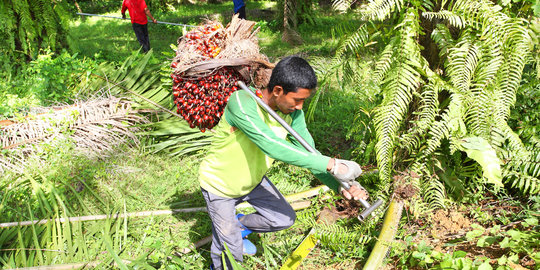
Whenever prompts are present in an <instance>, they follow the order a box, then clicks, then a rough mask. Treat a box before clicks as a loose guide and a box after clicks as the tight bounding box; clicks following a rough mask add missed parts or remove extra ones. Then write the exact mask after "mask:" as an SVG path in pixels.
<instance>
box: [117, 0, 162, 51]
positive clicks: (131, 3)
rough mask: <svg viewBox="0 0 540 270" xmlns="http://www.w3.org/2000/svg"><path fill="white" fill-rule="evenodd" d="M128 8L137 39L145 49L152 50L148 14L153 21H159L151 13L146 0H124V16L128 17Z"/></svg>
mask: <svg viewBox="0 0 540 270" xmlns="http://www.w3.org/2000/svg"><path fill="white" fill-rule="evenodd" d="M126 9H127V10H128V11H129V17H130V18H131V25H132V26H133V31H135V35H136V36H137V40H138V41H139V43H140V44H141V46H142V48H143V51H144V52H147V51H149V50H150V39H149V38H148V25H147V23H148V19H147V18H146V16H148V17H150V19H152V22H154V23H157V21H156V19H154V17H153V16H152V14H151V13H150V10H149V9H148V7H147V6H146V2H144V0H124V1H123V2H122V18H123V19H125V18H126Z"/></svg>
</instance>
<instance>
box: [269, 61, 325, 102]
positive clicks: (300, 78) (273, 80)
mask: <svg viewBox="0 0 540 270" xmlns="http://www.w3.org/2000/svg"><path fill="white" fill-rule="evenodd" d="M275 86H281V87H282V88H283V93H284V94H285V95H286V94H287V93H289V92H296V91H298V88H306V89H315V88H316V87H317V76H315V71H313V68H312V67H311V66H310V65H309V63H308V62H307V61H306V60H304V59H302V58H300V57H298V56H294V55H293V56H287V57H285V58H283V59H282V60H281V61H279V63H278V64H277V65H276V67H274V70H272V75H271V76H270V82H269V83H268V91H269V92H272V91H273V90H274V87H275Z"/></svg>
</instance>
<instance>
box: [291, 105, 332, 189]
mask: <svg viewBox="0 0 540 270" xmlns="http://www.w3.org/2000/svg"><path fill="white" fill-rule="evenodd" d="M291 117H292V119H293V120H292V123H291V127H292V128H293V129H294V131H296V133H298V135H300V137H302V138H303V139H304V140H305V141H306V142H307V143H308V144H309V145H311V146H312V147H313V148H315V141H314V140H313V137H312V136H311V133H309V130H308V129H307V125H306V120H305V116H304V112H303V111H302V110H296V111H295V112H293V113H292V114H291ZM288 138H289V140H290V141H291V143H293V144H294V145H296V146H298V147H303V146H302V145H301V144H300V142H299V141H298V140H297V139H296V138H294V136H291V135H290V134H289V135H288ZM317 152H318V151H317ZM318 153H319V152H318ZM319 154H320V153H319ZM333 161H334V160H333V159H330V161H329V162H328V165H327V171H325V172H317V171H311V173H313V175H315V177H316V178H317V179H319V180H320V181H321V182H323V183H324V184H325V185H327V186H328V187H329V188H331V189H333V190H334V191H336V192H338V190H339V187H340V184H339V183H338V181H337V180H336V179H335V178H334V177H333V176H332V174H330V173H329V172H328V171H329V170H331V169H332V168H333V167H334V162H333Z"/></svg>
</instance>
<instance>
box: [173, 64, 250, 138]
mask: <svg viewBox="0 0 540 270" xmlns="http://www.w3.org/2000/svg"><path fill="white" fill-rule="evenodd" d="M173 80H174V85H173V97H174V103H175V104H176V107H177V113H178V114H180V115H181V116H182V117H184V119H185V120H186V121H187V122H188V123H189V126H190V127H191V128H195V127H198V128H199V129H200V130H201V131H202V132H205V131H206V129H211V128H213V127H214V126H215V125H217V123H218V122H219V120H220V118H221V116H222V115H223V109H224V108H225V105H226V104H227V101H229V96H230V95H231V94H232V93H233V92H234V91H236V90H238V81H239V80H240V75H239V74H238V72H236V71H235V70H234V69H233V68H229V67H224V68H221V69H219V70H218V71H216V72H215V73H214V74H212V75H209V76H206V77H202V78H198V79H187V80H186V79H182V78H180V77H178V76H174V75H173Z"/></svg>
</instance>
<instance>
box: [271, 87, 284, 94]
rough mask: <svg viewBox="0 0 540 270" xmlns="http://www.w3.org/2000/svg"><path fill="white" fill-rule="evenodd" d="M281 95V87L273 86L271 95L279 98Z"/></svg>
mask: <svg viewBox="0 0 540 270" xmlns="http://www.w3.org/2000/svg"><path fill="white" fill-rule="evenodd" d="M281 94H283V87H281V86H279V85H275V86H274V89H273V90H272V95H274V96H276V97H277V96H279V95H281Z"/></svg>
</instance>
